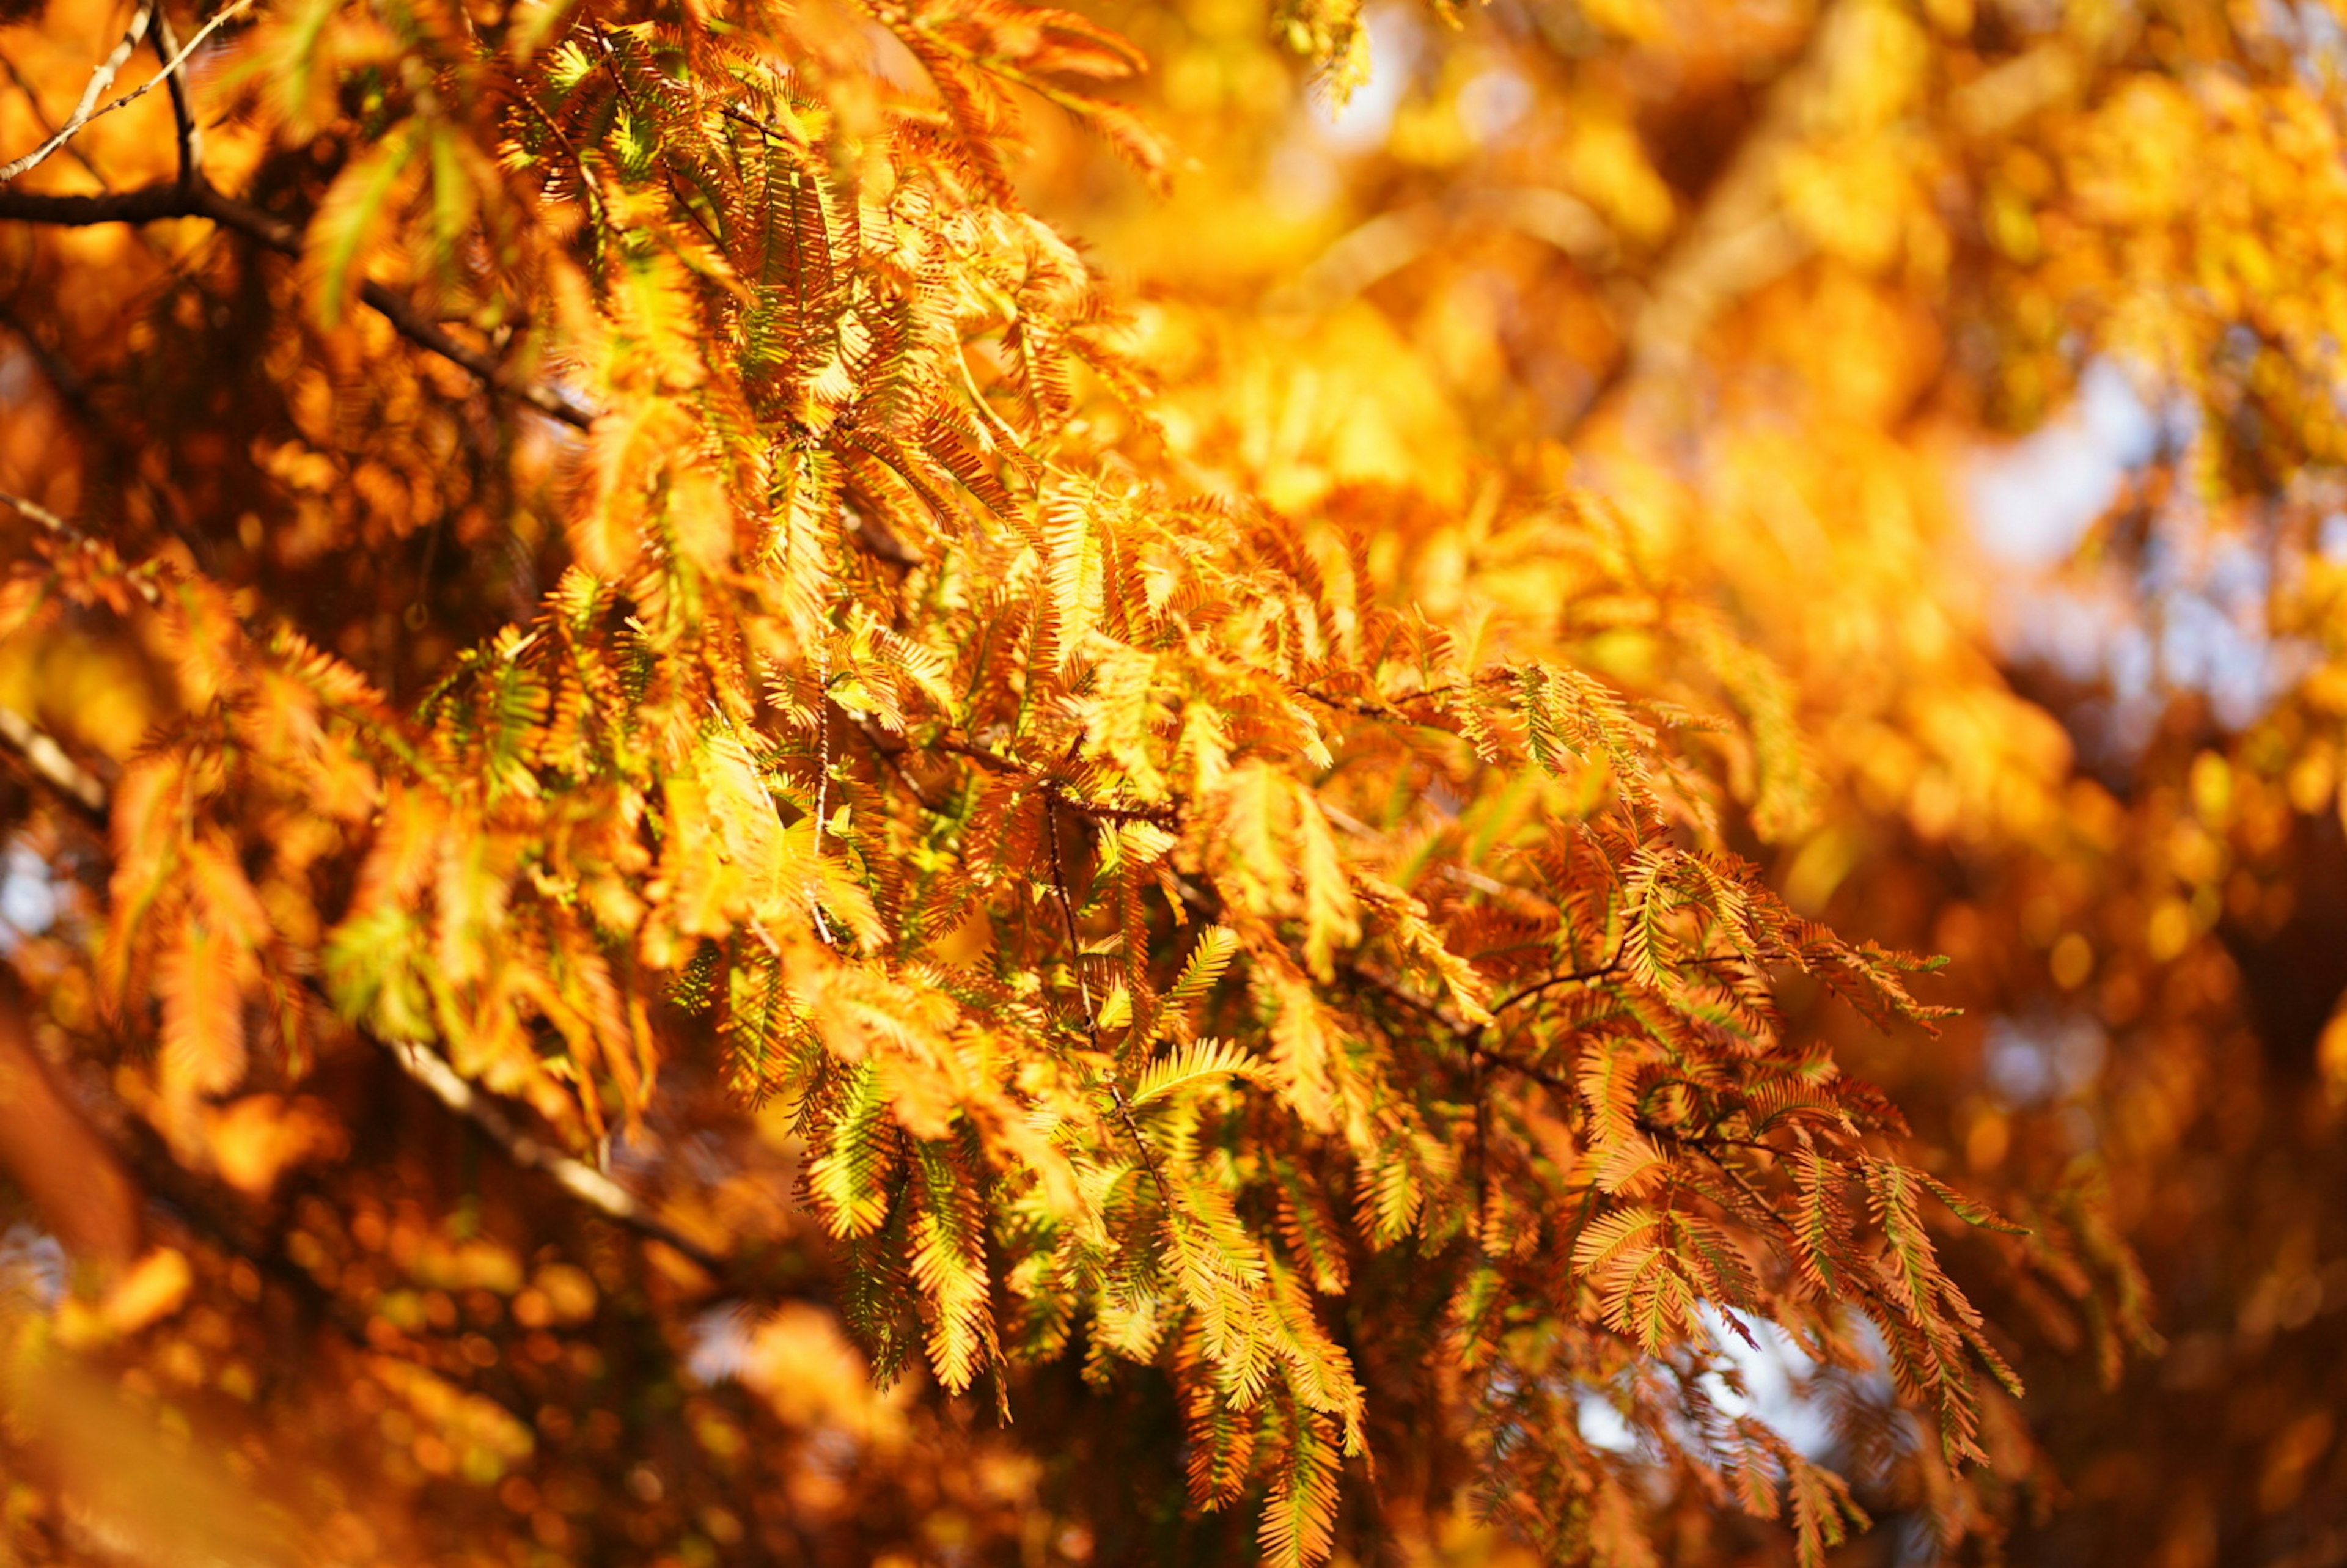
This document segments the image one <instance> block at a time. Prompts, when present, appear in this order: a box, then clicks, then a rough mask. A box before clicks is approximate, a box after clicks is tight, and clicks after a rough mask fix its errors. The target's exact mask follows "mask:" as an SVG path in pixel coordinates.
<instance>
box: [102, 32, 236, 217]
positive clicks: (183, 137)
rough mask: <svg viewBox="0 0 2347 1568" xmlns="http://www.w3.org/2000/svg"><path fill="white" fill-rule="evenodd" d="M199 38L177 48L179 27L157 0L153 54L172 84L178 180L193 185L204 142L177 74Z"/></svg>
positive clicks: (184, 80) (184, 79)
mask: <svg viewBox="0 0 2347 1568" xmlns="http://www.w3.org/2000/svg"><path fill="white" fill-rule="evenodd" d="M226 15H228V13H226V12H222V13H221V14H220V16H217V17H214V18H213V19H212V21H211V23H210V25H209V26H219V25H220V19H221V17H224V16H226ZM208 30H209V29H208ZM202 39H203V35H202V34H200V33H199V34H198V35H197V36H196V37H195V39H194V40H193V41H191V42H190V44H189V45H188V47H187V48H186V49H182V48H180V47H179V29H178V28H176V27H174V26H171V8H170V6H169V5H168V4H166V3H165V0H156V5H155V56H156V58H158V59H159V60H161V61H162V62H163V69H162V73H161V79H162V80H165V81H168V82H169V83H170V85H171V123H172V126H173V128H175V129H176V131H177V133H178V136H179V183H180V184H182V185H193V184H195V182H196V180H197V179H198V178H199V175H198V171H199V170H200V169H201V168H202V167H203V159H204V142H203V130H202V128H200V127H199V126H198V125H197V124H196V109H195V105H194V104H193V103H191V102H190V101H189V97H188V78H187V77H185V76H183V75H181V74H180V72H179V68H178V61H179V60H184V59H186V58H187V56H188V53H189V51H190V50H192V49H193V48H194V47H195V46H196V44H198V43H200V42H202ZM175 56H176V58H175ZM149 86H150V87H151V86H153V84H152V83H149ZM140 90H141V91H144V90H145V89H144V88H141V89H140ZM126 101H128V100H126Z"/></svg>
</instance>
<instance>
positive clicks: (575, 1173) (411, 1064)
mask: <svg viewBox="0 0 2347 1568" xmlns="http://www.w3.org/2000/svg"><path fill="white" fill-rule="evenodd" d="M383 1043H384V1047H385V1049H387V1050H389V1051H390V1052H391V1057H392V1060H393V1061H396V1062H397V1063H398V1064H399V1070H400V1071H402V1072H405V1073H406V1074H407V1076H408V1077H410V1078H412V1079H414V1080H415V1081H416V1082H417V1083H420V1084H422V1085H423V1086H424V1087H425V1089H426V1090H427V1091H430V1093H431V1094H432V1097H433V1098H434V1099H436V1100H437V1101H439V1102H440V1103H441V1104H443V1105H446V1107H447V1108H448V1109H449V1110H451V1111H454V1112H456V1114H457V1115H459V1116H462V1117H463V1118H464V1119H465V1120H466V1121H467V1122H471V1123H472V1124H473V1125H474V1126H476V1127H477V1128H479V1129H480V1130H481V1131H482V1132H486V1133H487V1134H488V1135H489V1138H490V1139H491V1140H492V1141H493V1142H494V1143H496V1144H497V1147H498V1148H499V1149H501V1150H503V1151H504V1152H505V1154H506V1157H507V1159H509V1160H511V1161H512V1162H513V1163H515V1164H517V1165H518V1166H520V1167H521V1168H522V1169H523V1170H526V1171H537V1172H539V1173H542V1174H544V1175H546V1176H548V1177H550V1178H551V1179H552V1180H553V1182H554V1184H556V1185H557V1186H559V1187H560V1188H562V1189H563V1191H565V1192H567V1193H569V1194H570V1195H571V1196H572V1197H575V1198H577V1199H579V1201H580V1202H582V1203H584V1204H587V1205H588V1206H589V1208H592V1209H594V1210H596V1211H597V1212H599V1213H600V1214H603V1215H604V1216H605V1217H606V1218H609V1219H610V1220H613V1221H615V1222H617V1223H618V1224H620V1225H625V1226H627V1227H628V1228H629V1229H630V1230H632V1231H634V1232H636V1233H637V1234H638V1235H643V1236H647V1237H649V1238H651V1240H653V1241H657V1242H661V1243H662V1244H664V1245H668V1246H671V1247H674V1248H675V1249H676V1250H677V1251H678V1252H681V1253H682V1254H683V1255H685V1256H687V1257H689V1258H691V1259H692V1261H693V1262H695V1263H697V1264H699V1265H700V1266H702V1267H703V1268H705V1269H707V1270H709V1271H710V1272H711V1273H712V1274H718V1275H722V1274H723V1273H724V1272H725V1264H724V1260H723V1259H722V1258H720V1257H718V1256H717V1255H715V1254H714V1253H712V1252H711V1251H710V1250H709V1249H708V1248H707V1247H705V1246H702V1245H701V1244H700V1243H699V1242H696V1241H694V1240H692V1238H691V1237H689V1236H687V1235H683V1234H682V1233H681V1232H679V1231H677V1230H675V1229H674V1228H672V1227H671V1226H670V1225H668V1224H667V1223H666V1222H664V1221H662V1220H661V1218H660V1217H659V1216H658V1215H656V1214H653V1213H652V1212H651V1210H650V1209H648V1208H646V1207H645V1206H644V1204H643V1202H642V1200H641V1199H640V1198H638V1197H637V1196H636V1195H635V1194H633V1193H631V1192H630V1191H628V1189H627V1188H625V1187H623V1186H621V1185H620V1184H619V1183H617V1182H615V1181H613V1180H611V1178H610V1177H609V1176H607V1175H605V1174H603V1173H602V1172H600V1171H599V1170H597V1169H595V1167H594V1166H592V1165H589V1164H588V1163H586V1162H584V1161H582V1160H574V1159H572V1158H571V1157H570V1156H569V1155H568V1154H565V1153H562V1152H561V1151H560V1150H559V1149H554V1148H549V1147H548V1145H546V1144H544V1143H539V1142H538V1140H537V1139H536V1138H533V1137H531V1136H530V1135H529V1134H528V1132H523V1131H522V1130H521V1129H520V1128H519V1127H518V1126H516V1125H514V1122H513V1119H512V1118H511V1117H509V1116H507V1114H506V1113H505V1111H504V1109H503V1108H502V1107H500V1106H499V1105H498V1104H497V1102H496V1101H494V1100H492V1099H490V1098H489V1097H488V1096H487V1095H486V1094H484V1093H482V1092H481V1091H479V1090H478V1089H477V1088H475V1087H474V1086H473V1083H472V1081H471V1080H469V1079H467V1078H466V1077H464V1076H463V1075H462V1074H460V1073H459V1072H457V1071H456V1069H455V1068H453V1067H451V1066H449V1065H448V1063H447V1061H446V1060H445V1059H444V1058H443V1057H442V1056H441V1055H440V1054H439V1053H438V1052H437V1051H435V1050H431V1049H429V1048H428V1047H425V1046H424V1045H420V1044H418V1043H416V1042H415V1041H414V1040H385V1041H384V1042H383Z"/></svg>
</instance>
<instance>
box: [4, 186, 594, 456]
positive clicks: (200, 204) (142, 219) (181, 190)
mask: <svg viewBox="0 0 2347 1568" xmlns="http://www.w3.org/2000/svg"><path fill="white" fill-rule="evenodd" d="M175 218H204V219H209V220H211V221H212V222H214V223H217V224H219V225H220V227H221V228H223V229H229V230H233V231H235V232H237V233H239V234H241V235H243V236H244V237H245V238H246V239H248V240H251V241H253V242H254V243H256V244H258V245H261V246H262V247H264V248H265V249H268V250H271V251H276V252H277V253H278V254H280V255H283V256H299V255H300V254H301V253H302V231H300V230H298V229H296V228H294V227H293V226H292V224H290V223H287V222H284V221H283V220H280V219H277V218H272V217H271V216H270V215H269V214H268V213H266V212H263V211H262V210H261V209H260V208H258V207H253V206H251V205H249V204H247V203H245V202H242V201H240V200H237V199H236V198H234V197H232V196H228V195H224V194H223V193H221V192H220V190H218V189H217V188H215V187H214V186H213V185H212V184H210V182H209V181H208V180H206V179H203V177H202V175H201V174H200V173H199V174H198V175H197V176H196V178H195V179H193V180H192V181H190V182H187V183H182V182H181V181H180V180H179V179H168V180H159V181H157V182H156V183H154V184H152V185H142V186H140V187H138V189H137V190H122V191H114V192H109V193H108V194H105V195H99V196H56V195H49V194H46V193H41V192H27V191H20V190H0V219H13V220H16V221H18V222H21V223H41V224H47V225H50V226H53V227H57V228H69V229H84V228H88V227H90V226H92V225H94V224H99V223H160V222H165V221H168V220H171V219H175ZM359 298H361V299H363V300H364V301H365V302H367V304H368V306H369V307H371V308H372V309H374V311H376V312H377V313H380V314H381V315H382V316H383V317H384V319H385V320H387V321H389V322H390V323H391V324H392V325H393V326H394V327H395V328H397V329H398V331H399V333H400V335H401V336H402V337H405V338H406V339H407V340H408V341H409V342H411V343H415V344H417V345H418V346H419V347H422V348H426V349H429V350H431V351H432V352H433V353H434V354H438V355H439V356H440V357H441V358H443V359H445V360H447V361H448V362H449V363H451V364H457V365H461V366H463V367H464V368H465V369H466V370H468V371H470V372H472V374H474V375H475V376H477V377H478V378H479V379H480V381H481V382H482V383H483V384H485V385H487V386H488V387H490V388H491V389H493V390H495V391H497V392H500V393H503V394H505V395H507V396H509V397H513V398H516V399H518V400H519V401H521V402H523V403H526V404H528V405H529V406H530V407H532V408H535V409H537V410H538V412H539V413H540V414H543V415H546V416H547V417H548V418H549V419H555V420H559V421H560V422H561V423H562V424H565V425H569V426H571V427H572V428H573V429H576V430H585V429H587V428H588V427H589V426H590V425H593V424H594V423H595V415H593V413H591V412H590V411H589V410H587V409H584V408H581V407H579V405H577V404H575V403H573V402H572V401H571V400H570V399H569V397H567V396H565V395H563V394H562V393H560V392H558V391H556V390H555V389H554V388H552V387H550V386H544V385H540V384H537V383H534V382H526V381H522V380H520V379H518V377H516V376H515V375H514V374H512V373H511V371H510V370H509V369H507V367H506V366H504V365H502V364H498V363H497V360H496V359H494V358H492V357H491V356H490V355H489V354H486V353H484V352H483V351H482V350H479V349H477V348H474V347H471V346H470V345H468V344H466V343H460V342H458V341H457V340H456V338H454V337H452V336H450V335H449V334H448V333H447V332H446V329H444V328H443V327H442V326H441V325H440V324H439V323H437V322H435V321H432V320H430V319H428V318H427V317H425V315H424V314H423V313H421V312H420V311H418V310H417V309H416V308H415V305H414V304H412V303H410V302H408V301H406V300H405V299H402V298H401V297H400V296H399V295H397V294H395V293H394V292H392V291H391V290H389V289H387V288H385V287H384V285H383V284H381V283H378V282H374V281H373V280H372V279H370V280H368V281H366V282H363V283H361V284H360V286H359Z"/></svg>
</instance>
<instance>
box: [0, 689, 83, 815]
mask: <svg viewBox="0 0 2347 1568" xmlns="http://www.w3.org/2000/svg"><path fill="white" fill-rule="evenodd" d="M0 741H5V742H7V743H8V745H9V747H10V749H11V750H13V751H15V753H16V755H17V756H18V757H19V758H20V759H22V760H23V762H24V764H25V765H26V767H28V768H30V769H32V771H33V774H34V776H35V777H36V778H38V779H39V780H40V781H41V782H42V783H43V784H47V785H48V786H49V787H50V788H51V789H53V790H56V792H57V793H58V794H62V795H64V796H65V797H66V798H67V799H68V800H70V801H72V802H73V803H74V804H76V805H77V806H79V807H81V809H82V810H83V811H84V812H85V813H86V814H87V815H90V816H94V817H98V818H103V817H104V816H105V815H106V785H104V784H100V783H99V782H98V780H97V775H96V774H92V773H91V772H90V771H89V770H88V769H87V768H86V767H83V766H82V765H81V764H79V763H77V762H76V761H74V760H73V758H71V757H69V756H67V755H66V750H65V748H64V747H63V746H60V745H59V744H57V743H56V741H55V740H53V739H51V738H50V737H49V735H48V734H47V733H46V732H45V731H43V730H41V729H39V728H38V727H36V725H35V724H34V723H33V722H32V721H31V720H30V719H27V718H26V717H25V716H24V715H23V714H22V713H19V712H16V711H15V709H14V708H0Z"/></svg>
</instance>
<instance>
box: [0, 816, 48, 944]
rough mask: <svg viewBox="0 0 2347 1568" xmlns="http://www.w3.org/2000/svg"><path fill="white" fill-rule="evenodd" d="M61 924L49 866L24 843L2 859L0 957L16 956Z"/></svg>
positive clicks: (17, 843)
mask: <svg viewBox="0 0 2347 1568" xmlns="http://www.w3.org/2000/svg"><path fill="white" fill-rule="evenodd" d="M56 920H57V888H56V880H55V876H54V874H53V873H52V871H51V870H50V868H49V863H48V862H47V861H46V860H44V859H42V858H41V856H39V855H38V854H37V853H36V852H35V851H34V849H33V847H32V845H28V844H26V842H25V841H24V840H22V839H17V840H15V841H14V842H12V843H11V844H10V845H8V848H7V851H6V853H5V855H0V955H5V954H8V953H12V952H15V950H16V945H17V944H18V943H19V942H21V941H23V940H24V939H25V938H27V937H37V936H39V935H41V933H43V932H44V931H46V930H47V929H48V928H49V927H51V926H54V925H56Z"/></svg>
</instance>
